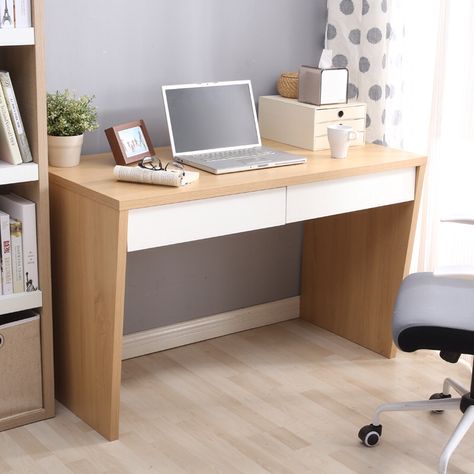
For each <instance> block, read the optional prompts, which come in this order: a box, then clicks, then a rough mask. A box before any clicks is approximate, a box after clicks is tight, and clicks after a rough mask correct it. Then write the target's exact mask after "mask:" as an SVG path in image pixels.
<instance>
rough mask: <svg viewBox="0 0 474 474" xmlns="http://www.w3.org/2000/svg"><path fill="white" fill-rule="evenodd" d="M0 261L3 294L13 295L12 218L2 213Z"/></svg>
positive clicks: (0, 213) (0, 215) (0, 221)
mask: <svg viewBox="0 0 474 474" xmlns="http://www.w3.org/2000/svg"><path fill="white" fill-rule="evenodd" d="M0 243H1V246H2V248H1V251H0V260H1V272H2V293H3V294H4V295H11V294H12V293H13V278H12V252H11V250H12V248H11V238H10V216H9V215H8V214H7V213H5V212H2V211H0Z"/></svg>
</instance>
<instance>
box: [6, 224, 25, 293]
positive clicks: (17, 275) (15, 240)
mask: <svg viewBox="0 0 474 474" xmlns="http://www.w3.org/2000/svg"><path fill="white" fill-rule="evenodd" d="M10 236H11V250H12V270H13V292H14V293H22V292H23V291H25V282H24V279H23V248H22V247H23V245H22V238H21V222H20V221H18V220H16V219H10Z"/></svg>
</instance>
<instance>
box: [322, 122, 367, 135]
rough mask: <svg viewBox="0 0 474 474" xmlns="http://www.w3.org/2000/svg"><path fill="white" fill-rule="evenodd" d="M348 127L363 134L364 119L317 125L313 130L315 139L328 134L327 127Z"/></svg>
mask: <svg viewBox="0 0 474 474" xmlns="http://www.w3.org/2000/svg"><path fill="white" fill-rule="evenodd" d="M339 123H340V124H342V125H348V126H349V127H352V128H353V129H354V130H357V131H358V132H365V119H354V120H337V121H336V122H324V123H317V124H316V125H315V128H314V136H315V137H323V136H324V137H325V136H326V135H327V133H328V125H337V124H339Z"/></svg>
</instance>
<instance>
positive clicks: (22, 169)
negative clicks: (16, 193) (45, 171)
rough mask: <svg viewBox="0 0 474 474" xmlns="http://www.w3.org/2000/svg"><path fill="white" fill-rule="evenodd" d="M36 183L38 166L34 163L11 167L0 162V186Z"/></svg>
mask: <svg viewBox="0 0 474 474" xmlns="http://www.w3.org/2000/svg"><path fill="white" fill-rule="evenodd" d="M29 181H38V165H37V164H36V163H22V164H21V165H11V164H10V163H6V162H5V161H0V186H1V185H2V184H14V183H27V182H29Z"/></svg>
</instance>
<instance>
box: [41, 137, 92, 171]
mask: <svg viewBox="0 0 474 474" xmlns="http://www.w3.org/2000/svg"><path fill="white" fill-rule="evenodd" d="M83 141H84V134H82V135H75V136H73V137H53V136H52V135H48V160H49V164H50V165H51V166H57V167H59V168H69V167H71V166H77V165H78V164H79V162H80V161H81V150H82V142H83Z"/></svg>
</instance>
